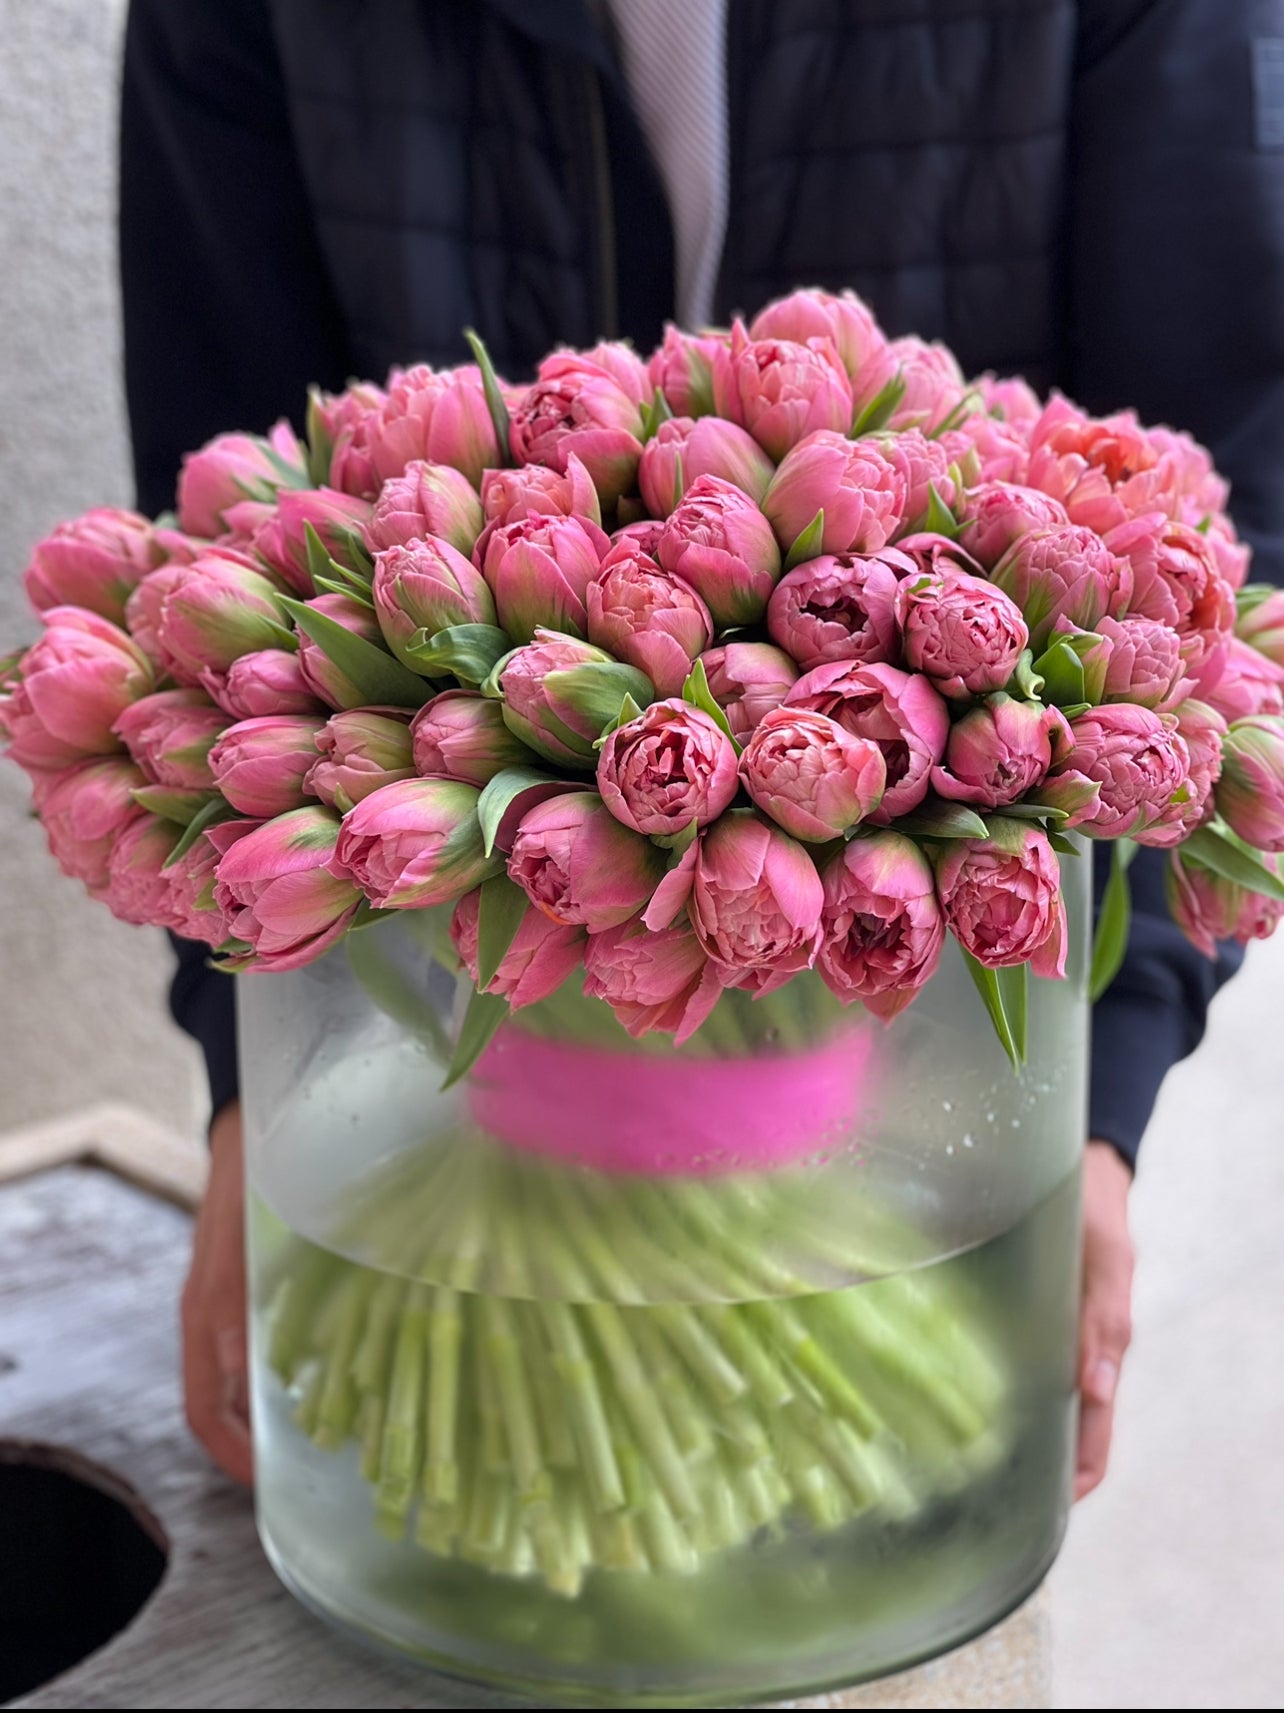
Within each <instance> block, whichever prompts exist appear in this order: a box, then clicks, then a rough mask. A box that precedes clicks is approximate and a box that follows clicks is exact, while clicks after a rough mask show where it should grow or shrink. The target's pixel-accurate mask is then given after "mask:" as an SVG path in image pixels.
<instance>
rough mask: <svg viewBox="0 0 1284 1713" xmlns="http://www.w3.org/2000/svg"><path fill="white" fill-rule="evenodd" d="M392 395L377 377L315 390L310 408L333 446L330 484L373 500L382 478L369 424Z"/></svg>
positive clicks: (322, 434)
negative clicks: (371, 445) (339, 389)
mask: <svg viewBox="0 0 1284 1713" xmlns="http://www.w3.org/2000/svg"><path fill="white" fill-rule="evenodd" d="M387 400H388V395H387V393H385V392H384V390H383V388H382V387H377V386H376V385H375V383H374V382H373V381H352V382H350V383H349V385H348V386H347V387H345V388H344V390H343V391H342V392H341V393H325V392H320V391H314V392H312V393H311V394H310V396H309V401H308V403H309V412H310V415H311V416H312V417H313V418H314V419H315V421H316V423H317V425H318V426H319V428H320V431H321V436H322V440H323V442H324V444H325V445H326V446H328V447H329V449H330V471H329V476H330V486H331V487H332V488H339V489H341V490H342V491H343V492H344V493H345V494H352V495H353V496H354V497H355V498H357V499H363V500H372V499H374V497H375V495H376V494H377V493H378V492H379V479H378V477H377V476H376V475H375V472H374V467H373V465H372V464H371V462H370V453H369V448H368V446H367V441H366V431H367V424H369V423H373V422H374V421H376V420H377V418H378V415H379V412H380V410H381V409H382V408H383V406H384V405H385V404H386V403H387Z"/></svg>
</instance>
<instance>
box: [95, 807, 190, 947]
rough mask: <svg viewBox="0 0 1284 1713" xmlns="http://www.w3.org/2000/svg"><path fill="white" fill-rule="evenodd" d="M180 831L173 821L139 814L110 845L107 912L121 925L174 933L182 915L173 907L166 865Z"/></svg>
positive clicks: (171, 890) (180, 924)
mask: <svg viewBox="0 0 1284 1713" xmlns="http://www.w3.org/2000/svg"><path fill="white" fill-rule="evenodd" d="M179 836H180V830H179V828H178V827H176V826H175V825H174V823H173V822H172V821H162V820H160V819H159V818H158V817H157V816H155V815H140V816H138V817H137V818H136V819H135V820H132V821H130V823H129V825H128V826H127V827H125V828H124V830H123V831H122V832H121V834H120V836H119V837H118V838H117V839H116V842H115V844H114V845H113V846H112V853H111V857H110V859H109V861H108V864H107V870H108V873H107V890H106V894H105V899H106V903H107V907H108V909H109V910H110V911H111V913H112V915H113V916H115V917H116V919H117V921H120V922H132V923H134V924H136V925H137V926H139V927H147V928H169V929H171V930H172V931H174V932H177V931H178V929H179V928H181V927H182V925H183V914H182V912H181V911H179V910H177V909H176V908H175V901H174V888H173V884H172V882H171V880H170V877H169V875H168V873H166V870H165V864H166V863H167V862H168V861H169V859H170V857H171V856H173V854H174V847H175V845H177V843H178V840H179Z"/></svg>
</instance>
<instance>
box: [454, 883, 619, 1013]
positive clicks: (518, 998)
mask: <svg viewBox="0 0 1284 1713" xmlns="http://www.w3.org/2000/svg"><path fill="white" fill-rule="evenodd" d="M480 915H481V892H480V890H479V889H478V888H477V887H474V888H473V890H472V891H471V892H466V893H465V894H464V896H463V897H462V898H461V899H460V900H459V903H458V904H456V906H455V908H454V910H453V912H452V913H451V918H450V938H451V943H452V944H453V945H454V948H455V951H456V953H457V955H458V957H459V961H460V963H461V964H463V966H464V968H465V969H466V970H467V971H468V974H469V976H470V978H471V980H472V982H473V985H474V987H480V986H481V971H480V969H479V968H478V963H477V938H478V926H479V919H480ZM587 942H588V935H587V933H586V932H585V930H584V929H583V928H577V927H568V926H566V925H565V924H563V923H561V922H554V921H552V920H551V919H550V918H549V917H547V916H545V915H544V913H543V912H542V911H540V910H528V911H527V912H526V914H525V916H523V917H522V920H521V924H520V926H519V927H518V930H517V932H516V934H514V936H513V941H512V944H511V945H510V946H509V948H508V950H507V951H506V952H505V953H504V956H503V957H502V958H501V959H500V963H499V968H498V969H497V970H496V971H495V974H494V975H493V976H492V977H491V980H490V984H489V985H488V986H487V988H486V992H487V993H495V994H498V995H499V996H500V998H502V999H506V1000H507V1001H508V1004H509V1007H510V1009H512V1010H513V1011H520V1010H521V1008H522V1006H524V1005H538V1003H539V1002H540V1000H541V999H547V998H548V996H549V995H550V994H551V993H556V992H557V990H558V988H559V987H561V985H562V983H563V982H564V981H566V980H568V978H569V977H570V976H572V975H573V974H574V973H575V971H576V970H578V969H579V968H580V966H581V964H582V962H583V960H584V950H585V946H586V944H587Z"/></svg>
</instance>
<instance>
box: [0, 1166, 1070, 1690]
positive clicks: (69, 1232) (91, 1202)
mask: <svg viewBox="0 0 1284 1713" xmlns="http://www.w3.org/2000/svg"><path fill="white" fill-rule="evenodd" d="M79 1152H83V1150H80V1151H79ZM131 1175H133V1176H138V1175H141V1174H131ZM188 1236H189V1221H188V1218H187V1216H186V1215H185V1214H183V1213H182V1212H180V1211H179V1210H178V1209H177V1208H176V1207H174V1206H171V1205H167V1203H166V1202H164V1201H162V1200H158V1199H157V1197H156V1196H154V1195H148V1194H145V1193H143V1192H141V1191H140V1190H139V1189H137V1188H135V1187H134V1186H133V1185H132V1184H130V1183H126V1182H123V1181H121V1179H119V1178H117V1177H115V1176H114V1175H112V1174H111V1173H109V1172H107V1171H103V1170H100V1169H97V1168H95V1167H93V1166H89V1165H84V1164H68V1165H60V1166H58V1167H57V1168H56V1169H52V1170H46V1171H43V1172H40V1173H39V1174H38V1175H36V1176H28V1177H25V1178H22V1179H20V1180H17V1181H14V1182H9V1183H4V1182H0V1435H3V1436H4V1437H6V1438H15V1437H16V1438H27V1439H32V1440H38V1441H44V1442H53V1443H56V1444H59V1445H63V1446H68V1447H72V1448H74V1449H75V1450H77V1451H78V1452H80V1453H83V1454H85V1455H87V1456H89V1457H91V1458H93V1459H95V1460H97V1461H98V1462H100V1463H103V1464H106V1465H107V1466H108V1467H109V1468H111V1469H112V1470H114V1471H115V1472H116V1473H117V1474H118V1475H120V1476H121V1477H123V1478H124V1479H125V1480H126V1481H128V1482H129V1483H130V1484H131V1485H132V1486H133V1487H134V1488H135V1489H136V1490H137V1491H138V1493H139V1494H140V1495H141V1497H142V1499H143V1500H144V1501H145V1503H146V1504H147V1505H148V1506H149V1507H150V1508H151V1510H152V1511H153V1512H154V1513H155V1514H156V1516H157V1517H159V1519H160V1521H161V1522H162V1524H163V1526H164V1528H165V1530H166V1532H167V1534H168V1536H169V1541H170V1562H169V1569H168V1571H167V1573H166V1576H165V1578H164V1580H163V1582H162V1583H161V1585H160V1588H159V1589H158V1591H157V1593H156V1594H155V1596H154V1597H153V1598H152V1600H151V1601H150V1602H149V1604H148V1605H147V1606H145V1607H144V1609H143V1611H142V1613H141V1614H140V1615H139V1617H138V1618H137V1619H136V1620H135V1622H134V1623H133V1624H132V1625H131V1626H130V1627H129V1628H128V1629H127V1630H125V1631H124V1632H123V1633H122V1634H121V1635H120V1636H119V1637H117V1639H116V1640H115V1641H114V1642H112V1643H110V1644H109V1645H108V1646H107V1647H105V1648H104V1649H102V1650H101V1651H100V1652H99V1653H97V1654H95V1655H93V1656H92V1657H91V1658H90V1659H88V1660H86V1661H84V1662H83V1663H82V1664H81V1665H79V1666H77V1667H75V1668H73V1669H72V1670H71V1671H70V1672H68V1673H66V1674H65V1675H64V1676H62V1677H60V1678H58V1679H56V1680H55V1681H54V1682H53V1683H50V1684H48V1685H46V1686H45V1687H44V1688H43V1689H40V1690H38V1691H36V1692H35V1693H34V1694H32V1695H29V1696H27V1697H26V1698H24V1699H23V1700H21V1701H18V1702H16V1703H13V1705H14V1706H16V1707H22V1708H29V1707H49V1708H96V1707H114V1708H127V1707H128V1708H170V1707H173V1708H189V1707H191V1708H223V1707H228V1708H286V1707H309V1708H340V1707H360V1708H394V1707H397V1708H405V1707H412V1708H439V1707H440V1708H445V1707H461V1706H469V1707H500V1706H513V1705H515V1704H514V1703H512V1702H504V1701H501V1700H498V1699H496V1698H495V1697H493V1696H483V1695H480V1694H474V1693H472V1692H470V1691H468V1690H465V1689H463V1688H461V1687H460V1686H459V1685H456V1684H454V1683H448V1682H445V1681H443V1680H439V1679H434V1678H433V1677H431V1676H430V1675H428V1674H427V1673H425V1672H424V1671H422V1670H420V1669H416V1668H413V1667H409V1666H403V1665H401V1664H399V1663H395V1662H391V1661H389V1660H386V1659H384V1658H383V1657H382V1656H379V1655H377V1654H374V1653H370V1652H367V1651H365V1650H364V1649H363V1648H361V1647H360V1646H359V1645H357V1644H356V1643H354V1642H350V1641H348V1640H347V1639H345V1638H344V1637H342V1636H339V1635H337V1634H335V1633H334V1632H332V1631H331V1630H329V1629H328V1628H327V1627H326V1626H325V1625H323V1624H322V1623H320V1622H319V1621H318V1620H317V1619H316V1618H314V1617H312V1616H311V1615H310V1614H309V1613H307V1612H306V1611H304V1610H303V1609H302V1608H301V1607H300V1606H299V1605H298V1604H297V1603H296V1602H295V1601H294V1599H293V1598H292V1597H291V1596H290V1595H289V1594H287V1593H286V1591H285V1590H284V1589H283V1588H282V1587H281V1586H280V1584H279V1583H278V1582H277V1581H276V1579H275V1577H274V1576H273V1574H272V1572H271V1570H270V1569H269V1567H268V1565H267V1562H266V1560H265V1559H264V1557H263V1554H262V1552H261V1550H260V1548H259V1545H258V1540H257V1537H256V1535H255V1532H254V1520H253V1514H252V1508H251V1504H250V1500H249V1498H248V1497H247V1496H246V1495H245V1494H243V1493H242V1492H240V1491H239V1490H237V1489H236V1488H235V1487H233V1486H232V1485H231V1484H230V1483H229V1482H227V1481H225V1480H223V1479H222V1478H221V1477H220V1476H219V1475H218V1474H217V1473H216V1472H215V1471H214V1470H212V1469H211V1467H210V1466H209V1464H208V1463H207V1462H206V1461H205V1459H204V1458H203V1456H202V1455H201V1453H200V1451H199V1449H198V1448H197V1447H196V1445H195V1444H194V1443H193V1441H192V1440H191V1438H190V1437H189V1435H188V1433H187V1430H186V1428H185V1425H184V1422H183V1417H182V1409H181V1404H180V1398H179V1386H178V1346H177V1305H178V1295H179V1288H180V1284H181V1280H182V1276H183V1270H184V1266H185V1262H186V1253H187V1245H188ZM75 1597H76V1593H75V1590H74V1589H68V1590H67V1598H68V1600H69V1601H70V1600H74V1599H75ZM1048 1660H1049V1640H1048V1620H1047V1615H1046V1608H1045V1603H1044V1601H1043V1600H1042V1598H1039V1597H1036V1599H1035V1600H1033V1601H1031V1602H1029V1603H1028V1604H1027V1605H1026V1606H1025V1607H1024V1608H1023V1609H1022V1610H1021V1611H1020V1612H1018V1613H1016V1614H1015V1615H1014V1616H1013V1617H1012V1618H1010V1619H1009V1620H1008V1621H1007V1622H1006V1623H1005V1624H1002V1625H1000V1626H999V1627H998V1628H997V1629H996V1630H994V1631H992V1632H991V1633H990V1634H989V1635H988V1636H985V1637H983V1638H981V1640H980V1641H978V1642H974V1643H972V1644H971V1645H970V1646H968V1647H965V1648H960V1649H959V1650H958V1651H957V1652H956V1653H953V1654H950V1655H947V1656H946V1657H945V1658H943V1659H941V1660H937V1661H935V1662H933V1663H932V1664H931V1665H928V1666H923V1667H920V1668H919V1669H917V1670H915V1671H910V1672H905V1673H903V1674H901V1675H900V1676H898V1677H894V1678H888V1679H885V1680H884V1681H883V1682H881V1683H878V1684H872V1685H868V1686H866V1687H865V1688H864V1689H860V1690H853V1691H846V1692H844V1693H843V1694H841V1695H833V1696H822V1697H816V1698H813V1699H809V1700H806V1701H797V1702H793V1703H789V1705H791V1706H797V1707H888V1708H891V1707H924V1708H926V1707H938V1708H955V1707H958V1708H963V1707H975V1708H980V1707H988V1708H1002V1707H1041V1706H1047V1705H1048V1704H1049V1683H1048Z"/></svg>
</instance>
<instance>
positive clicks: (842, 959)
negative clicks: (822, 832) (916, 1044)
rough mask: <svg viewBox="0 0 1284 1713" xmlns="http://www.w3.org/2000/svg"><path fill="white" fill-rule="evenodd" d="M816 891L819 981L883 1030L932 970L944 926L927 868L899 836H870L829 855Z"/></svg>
mask: <svg viewBox="0 0 1284 1713" xmlns="http://www.w3.org/2000/svg"><path fill="white" fill-rule="evenodd" d="M824 887H825V905H824V910H823V911H822V914H821V919H820V921H821V932H822V934H823V935H824V945H823V946H822V948H821V953H820V957H819V959H818V961H817V965H816V967H817V969H818V970H819V972H820V975H821V978H822V979H823V980H824V982H825V985H826V986H827V987H829V988H830V989H831V990H832V991H833V992H834V993H836V994H837V995H838V997H839V999H841V1000H844V1001H846V1002H849V1003H850V1002H851V1001H852V1000H855V999H859V1000H861V1001H862V1002H863V1003H864V1005H865V1007H866V1009H867V1010H869V1011H872V1012H873V1013H874V1015H875V1017H881V1018H882V1019H883V1020H884V1021H885V1022H889V1023H890V1022H891V1020H892V1018H893V1017H895V1016H897V1014H898V1013H899V1012H901V1011H903V1010H904V1009H905V1007H906V1006H907V1005H908V1004H910V1002H911V1001H912V1000H913V999H915V998H916V997H917V995H918V993H919V990H920V989H921V988H922V987H923V985H924V983H925V982H927V981H929V980H930V979H931V977H932V976H933V975H934V974H935V971H936V966H937V964H938V963H939V962H940V958H941V948H942V946H943V945H944V943H945V923H944V920H943V918H942V916H941V909H940V906H939V904H938V903H937V902H936V882H935V879H934V878H933V875H932V866H931V864H930V863H929V862H928V860H927V858H926V857H925V856H924V855H923V853H922V851H921V850H920V849H919V848H918V846H917V845H916V844H914V842H913V841H912V840H911V839H907V838H904V837H902V835H901V834H900V833H871V834H868V835H866V836H864V837H861V838H858V839H851V840H849V842H848V843H847V844H845V845H844V846H843V847H842V849H841V850H839V851H836V852H835V853H834V855H833V856H832V857H831V858H830V859H829V861H828V863H826V865H825V871H824Z"/></svg>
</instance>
